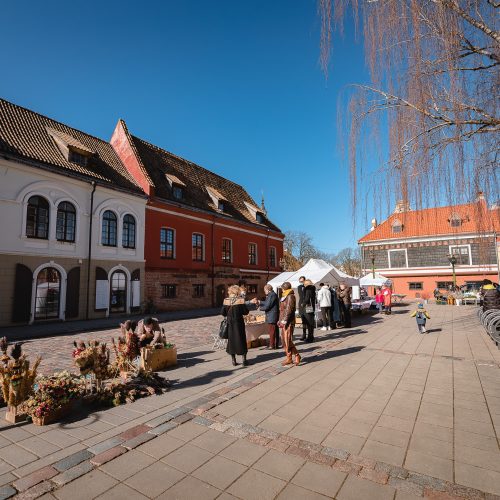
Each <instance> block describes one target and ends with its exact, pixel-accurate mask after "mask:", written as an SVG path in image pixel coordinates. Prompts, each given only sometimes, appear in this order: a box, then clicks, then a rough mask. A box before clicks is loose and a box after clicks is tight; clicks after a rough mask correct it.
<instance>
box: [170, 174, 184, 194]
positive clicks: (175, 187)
mask: <svg viewBox="0 0 500 500" xmlns="http://www.w3.org/2000/svg"><path fill="white" fill-rule="evenodd" d="M165 178H166V179H167V181H168V183H169V184H170V187H171V189H172V196H173V197H174V198H175V199H176V200H182V199H183V198H184V188H185V186H186V184H184V183H183V182H182V181H181V180H180V179H179V178H178V177H176V176H175V175H172V174H165Z"/></svg>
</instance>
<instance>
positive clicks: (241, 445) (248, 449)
mask: <svg viewBox="0 0 500 500" xmlns="http://www.w3.org/2000/svg"><path fill="white" fill-rule="evenodd" d="M266 453H267V450H266V449H265V448H263V447H262V446H258V445H256V444H253V443H250V442H248V441H246V440H237V441H235V442H234V443H233V444H231V445H229V446H228V447H227V448H224V449H223V450H222V451H221V452H220V455H221V456H223V457H225V458H228V459H229V460H232V461H233V462H238V463H240V464H242V465H247V466H250V465H252V464H253V463H254V462H256V461H257V460H258V459H259V458H260V457H262V456H263V455H265V454H266Z"/></svg>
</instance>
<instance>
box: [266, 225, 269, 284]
mask: <svg viewBox="0 0 500 500" xmlns="http://www.w3.org/2000/svg"><path fill="white" fill-rule="evenodd" d="M266 262H267V278H266V283H268V282H269V228H267V238H266Z"/></svg>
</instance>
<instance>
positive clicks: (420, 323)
mask: <svg viewBox="0 0 500 500" xmlns="http://www.w3.org/2000/svg"><path fill="white" fill-rule="evenodd" d="M411 317H412V318H416V319H417V327H418V333H427V330H426V329H425V323H426V321H427V320H428V319H431V317H430V316H429V313H428V312H427V311H426V310H425V309H424V304H419V305H418V308H417V309H416V310H415V311H413V312H412V313H411Z"/></svg>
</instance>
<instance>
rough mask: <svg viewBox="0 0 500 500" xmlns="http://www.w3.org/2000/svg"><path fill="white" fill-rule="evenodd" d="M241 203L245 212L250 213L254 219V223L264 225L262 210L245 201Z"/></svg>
mask: <svg viewBox="0 0 500 500" xmlns="http://www.w3.org/2000/svg"><path fill="white" fill-rule="evenodd" d="M243 203H244V204H245V206H246V208H247V210H248V211H249V212H250V215H251V216H252V217H253V218H254V220H255V222H258V223H259V224H264V222H265V218H264V213H263V212H262V209H261V208H258V207H256V206H255V205H252V204H250V203H248V202H246V201H244V202H243Z"/></svg>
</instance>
